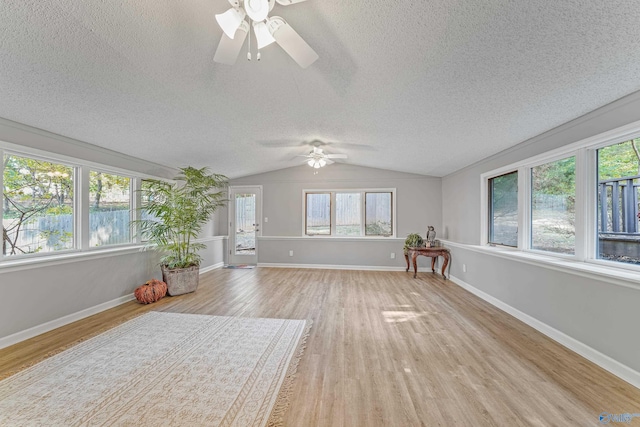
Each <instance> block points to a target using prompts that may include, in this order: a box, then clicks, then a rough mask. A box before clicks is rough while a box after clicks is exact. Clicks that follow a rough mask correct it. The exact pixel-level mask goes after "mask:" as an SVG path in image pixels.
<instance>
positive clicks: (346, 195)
mask: <svg viewBox="0 0 640 427" xmlns="http://www.w3.org/2000/svg"><path fill="white" fill-rule="evenodd" d="M393 193H394V190H390V191H389V190H375V189H374V190H371V191H369V190H323V191H317V190H316V191H304V197H305V205H304V207H305V212H304V217H305V219H304V220H305V228H304V233H305V234H306V235H332V236H338V237H364V236H367V237H375V236H384V237H388V236H392V235H393V234H394V224H393V216H394V205H393V202H394V197H393Z"/></svg>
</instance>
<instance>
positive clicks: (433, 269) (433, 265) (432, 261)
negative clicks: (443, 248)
mask: <svg viewBox="0 0 640 427" xmlns="http://www.w3.org/2000/svg"><path fill="white" fill-rule="evenodd" d="M437 259H438V256H437V255H436V256H432V257H431V272H432V273H435V272H436V260H437Z"/></svg>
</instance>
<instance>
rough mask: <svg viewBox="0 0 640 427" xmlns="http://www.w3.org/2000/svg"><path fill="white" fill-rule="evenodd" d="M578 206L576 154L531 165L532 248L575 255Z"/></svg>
mask: <svg viewBox="0 0 640 427" xmlns="http://www.w3.org/2000/svg"><path fill="white" fill-rule="evenodd" d="M575 208H576V158H575V157H569V158H568V159H562V160H558V161H555V162H550V163H545V164H543V165H540V166H535V167H533V168H531V248H532V249H537V250H542V251H549V252H558V253H566V254H574V253H575V245H576V227H575V222H576V211H575Z"/></svg>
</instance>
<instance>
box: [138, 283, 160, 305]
mask: <svg viewBox="0 0 640 427" xmlns="http://www.w3.org/2000/svg"><path fill="white" fill-rule="evenodd" d="M166 294H167V284H166V283H164V282H163V281H161V280H158V279H151V280H149V281H148V282H147V283H145V284H144V285H142V286H138V287H137V288H136V290H135V291H134V292H133V295H135V297H136V299H137V300H138V301H139V302H141V303H142V304H150V303H152V302H156V301H158V300H159V299H161V298H163V297H164V296H165V295H166Z"/></svg>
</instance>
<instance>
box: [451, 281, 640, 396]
mask: <svg viewBox="0 0 640 427" xmlns="http://www.w3.org/2000/svg"><path fill="white" fill-rule="evenodd" d="M450 279H451V281H452V282H453V283H455V284H456V285H458V286H460V287H461V288H463V289H466V290H467V291H469V292H471V293H472V294H474V295H476V296H477V297H479V298H482V299H483V300H485V301H487V302H488V303H489V304H491V305H493V306H495V307H497V308H499V309H500V310H502V311H504V312H506V313H508V314H510V315H512V316H513V317H515V318H516V319H518V320H520V321H522V322H524V323H526V324H527V325H529V326H531V327H532V328H534V329H536V330H537V331H539V332H541V333H543V334H544V335H546V336H548V337H549V338H551V339H552V340H554V341H556V342H558V343H560V344H562V345H563V346H565V347H567V348H568V349H569V350H571V351H574V352H576V353H578V354H579V355H581V356H582V357H584V358H585V359H588V360H590V361H591V362H593V363H595V364H596V365H598V366H600V367H601V368H603V369H605V370H607V371H609V372H611V373H612V374H613V375H615V376H617V377H619V378H621V379H623V380H624V381H626V382H628V383H629V384H631V385H633V386H634V387H637V388H640V372H638V371H636V370H634V369H632V368H630V367H628V366H627V365H624V364H622V363H620V362H618V361H617V360H615V359H612V358H611V357H609V356H607V355H606V354H603V353H600V352H599V351H598V350H595V349H594V348H591V347H589V346H588V345H586V344H584V343H582V342H580V341H578V340H577V339H575V338H572V337H570V336H569V335H567V334H565V333H564V332H560V331H559V330H557V329H555V328H553V327H551V326H549V325H547V324H546V323H543V322H541V321H540V320H538V319H536V318H534V317H532V316H529V315H528V314H526V313H523V312H522V311H520V310H518V309H516V308H513V307H511V306H510V305H508V304H506V303H504V302H502V301H500V300H499V299H497V298H495V297H493V296H491V295H489V294H487V293H486V292H483V291H481V290H480V289H478V288H475V287H473V286H471V285H470V284H468V283H466V282H464V281H463V280H460V279H458V278H457V277H455V276H451V277H450Z"/></svg>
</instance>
